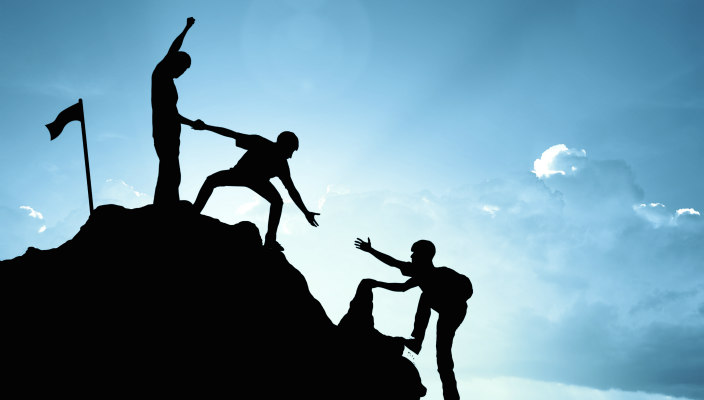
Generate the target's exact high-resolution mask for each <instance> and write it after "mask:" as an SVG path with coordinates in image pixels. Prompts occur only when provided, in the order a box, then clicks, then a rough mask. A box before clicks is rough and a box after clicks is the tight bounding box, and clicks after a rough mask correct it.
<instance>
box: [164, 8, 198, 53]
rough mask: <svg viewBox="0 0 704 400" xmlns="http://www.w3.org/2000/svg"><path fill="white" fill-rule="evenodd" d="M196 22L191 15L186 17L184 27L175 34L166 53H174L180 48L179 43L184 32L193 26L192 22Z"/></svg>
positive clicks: (184, 34)
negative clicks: (179, 32)
mask: <svg viewBox="0 0 704 400" xmlns="http://www.w3.org/2000/svg"><path fill="white" fill-rule="evenodd" d="M195 22H196V20H195V19H194V18H193V17H188V18H187V19H186V27H185V28H183V32H181V34H179V35H178V36H176V39H174V42H173V43H171V47H169V52H168V54H175V53H176V52H178V51H179V50H180V49H181V45H182V44H183V38H185V37H186V32H188V30H189V29H191V27H192V26H193V24H194V23H195Z"/></svg>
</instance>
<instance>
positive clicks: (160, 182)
mask: <svg viewBox="0 0 704 400" xmlns="http://www.w3.org/2000/svg"><path fill="white" fill-rule="evenodd" d="M179 144H180V141H179V140H176V141H164V140H163V139H156V138H154V149H155V150H156V155H157V156H158V157H159V175H158V176H157V179H156V188H155V189H154V204H158V205H174V204H177V203H178V201H179V193H178V187H179V185H180V184H181V166H180V164H179V161H178V154H179Z"/></svg>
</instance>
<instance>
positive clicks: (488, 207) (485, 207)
mask: <svg viewBox="0 0 704 400" xmlns="http://www.w3.org/2000/svg"><path fill="white" fill-rule="evenodd" d="M500 210H501V207H498V206H493V205H490V204H485V205H483V206H482V211H484V212H485V213H487V214H489V215H491V217H492V218H493V217H494V216H496V213H497V212H498V211H500Z"/></svg>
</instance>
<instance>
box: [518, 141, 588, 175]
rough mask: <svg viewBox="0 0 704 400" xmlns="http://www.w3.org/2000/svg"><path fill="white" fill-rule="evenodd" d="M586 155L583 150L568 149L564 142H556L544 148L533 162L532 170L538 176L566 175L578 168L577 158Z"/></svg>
mask: <svg viewBox="0 0 704 400" xmlns="http://www.w3.org/2000/svg"><path fill="white" fill-rule="evenodd" d="M586 156H587V152H586V151H585V150H575V149H568V148H567V146H565V145H564V144H556V145H554V146H552V147H550V148H549V149H547V150H545V151H544V152H543V154H542V155H541V156H540V158H538V159H536V160H535V161H534V162H533V171H531V172H533V173H534V174H535V176H537V177H538V178H548V177H550V176H552V175H555V174H559V175H566V174H567V173H568V172H567V171H569V172H570V173H574V172H576V171H577V170H578V169H579V164H580V162H579V159H581V158H584V157H586Z"/></svg>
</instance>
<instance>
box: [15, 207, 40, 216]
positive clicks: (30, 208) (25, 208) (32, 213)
mask: <svg viewBox="0 0 704 400" xmlns="http://www.w3.org/2000/svg"><path fill="white" fill-rule="evenodd" d="M20 208H21V209H23V210H27V211H29V216H30V217H32V218H37V219H44V216H43V215H42V213H40V212H39V211H36V210H35V209H33V208H32V207H30V206H20Z"/></svg>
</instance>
